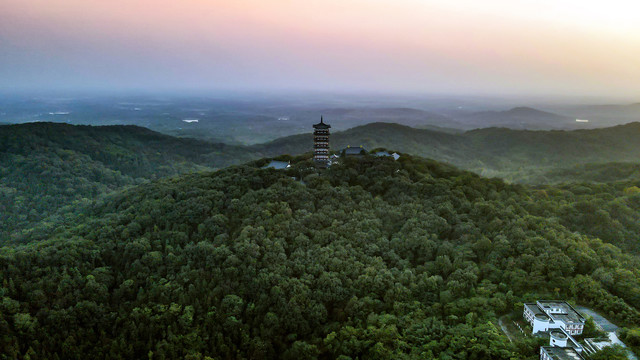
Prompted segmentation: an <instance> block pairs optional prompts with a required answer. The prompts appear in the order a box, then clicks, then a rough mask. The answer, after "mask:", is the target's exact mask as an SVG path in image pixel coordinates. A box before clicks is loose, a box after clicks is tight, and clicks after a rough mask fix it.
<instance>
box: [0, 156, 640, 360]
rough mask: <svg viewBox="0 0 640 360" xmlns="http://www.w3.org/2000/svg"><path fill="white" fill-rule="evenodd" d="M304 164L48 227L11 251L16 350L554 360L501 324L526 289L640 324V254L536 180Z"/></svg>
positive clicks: (175, 186) (128, 196) (222, 179)
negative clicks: (563, 215) (573, 215)
mask: <svg viewBox="0 0 640 360" xmlns="http://www.w3.org/2000/svg"><path fill="white" fill-rule="evenodd" d="M293 160H294V161H293V162H294V166H293V167H292V168H291V169H289V170H287V171H276V170H272V169H265V170H261V169H259V168H258V167H257V166H233V167H230V168H227V169H223V170H221V171H218V172H215V173H200V174H188V175H183V176H180V177H175V178H171V179H164V180H159V181H154V182H151V183H148V184H143V185H140V186H138V187H136V188H133V189H129V190H127V191H125V192H123V193H121V194H117V195H112V196H109V197H108V198H106V199H104V200H103V201H101V202H100V203H99V204H97V205H96V206H95V207H93V210H92V211H91V212H89V213H86V214H84V215H83V216H82V217H79V218H78V220H77V223H76V224H74V225H73V226H67V229H66V230H64V231H62V232H61V233H59V234H57V235H56V236H55V237H53V238H52V239H50V240H48V241H44V242H39V243H31V244H27V245H21V246H10V247H4V248H0V277H1V278H2V288H1V292H2V296H3V300H2V303H1V306H0V311H1V314H0V315H1V316H0V333H2V334H3V335H2V336H1V337H0V348H1V349H3V352H4V353H5V354H6V356H7V358H22V357H25V356H26V355H29V356H31V358H47V359H57V358H60V359H86V358H105V357H109V358H149V359H162V358H187V359H203V358H204V357H205V356H210V357H212V358H228V359H246V358H251V359H273V358H284V359H315V358H322V359H328V358H340V359H345V360H346V359H355V358H360V359H424V358H440V359H513V358H518V359H537V358H538V346H539V343H538V341H537V340H536V339H531V338H529V339H528V340H524V341H522V342H516V343H511V342H509V340H508V339H507V338H506V337H505V336H504V334H502V333H501V331H500V330H499V328H498V327H497V326H496V325H495V321H496V320H497V317H498V315H499V314H503V313H507V312H510V311H512V310H514V309H518V310H520V309H521V306H522V305H521V303H522V302H523V301H531V300H535V299H538V298H566V299H570V300H574V301H577V302H580V303H582V304H585V305H589V306H591V307H594V308H596V309H598V310H600V311H603V312H605V313H607V314H610V315H611V317H612V319H613V320H615V321H617V322H618V323H620V324H621V325H625V326H637V325H639V324H640V313H639V312H638V308H639V307H640V293H639V291H640V270H638V269H640V262H639V260H638V257H636V256H634V255H629V254H625V253H623V252H622V251H621V250H620V249H619V248H617V247H616V246H614V245H611V244H604V243H603V242H602V241H600V240H598V239H595V238H592V237H590V236H588V235H585V234H583V233H580V232H575V231H571V230H569V229H568V228H566V227H565V226H564V225H562V224H561V223H560V222H559V221H558V220H557V219H556V218H554V216H553V215H552V213H553V209H552V208H551V207H550V204H547V205H545V206H549V207H545V206H543V207H539V208H532V206H534V205H535V204H536V203H537V199H535V198H533V197H532V196H533V195H532V193H531V191H529V190H528V189H527V188H526V187H523V186H519V185H508V184H505V183H504V182H502V181H501V180H497V179H484V178H481V177H479V176H477V175H474V174H472V173H468V172H462V171H459V170H456V169H454V168H452V167H450V166H447V165H444V164H441V163H437V162H434V161H428V160H422V159H419V158H414V157H411V156H408V155H404V156H403V157H402V158H401V159H400V160H399V161H393V160H391V159H388V158H374V157H365V158H363V159H343V160H342V161H341V163H340V164H337V165H334V166H332V167H331V168H330V169H328V170H327V171H323V172H322V173H319V174H318V173H315V171H314V170H312V167H311V161H310V160H309V159H308V157H307V158H297V159H293ZM292 177H296V178H299V179H300V178H301V179H304V182H301V181H296V180H294V179H292ZM540 196H542V195H540ZM529 209H531V210H529ZM535 212H541V213H545V212H550V213H547V214H545V216H540V215H536V214H535Z"/></svg>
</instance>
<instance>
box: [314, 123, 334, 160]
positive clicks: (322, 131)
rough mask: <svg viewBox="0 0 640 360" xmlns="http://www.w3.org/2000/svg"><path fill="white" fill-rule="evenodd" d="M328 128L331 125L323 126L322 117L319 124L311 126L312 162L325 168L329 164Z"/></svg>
mask: <svg viewBox="0 0 640 360" xmlns="http://www.w3.org/2000/svg"><path fill="white" fill-rule="evenodd" d="M330 128H331V125H329V124H325V123H324V120H323V119H322V116H320V122H319V123H317V124H315V125H313V160H314V161H315V162H316V165H318V166H321V167H327V164H329V129H330Z"/></svg>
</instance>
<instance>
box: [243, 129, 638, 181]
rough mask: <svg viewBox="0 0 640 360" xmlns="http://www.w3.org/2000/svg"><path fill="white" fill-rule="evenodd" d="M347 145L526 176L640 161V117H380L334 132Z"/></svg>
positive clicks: (306, 142)
mask: <svg viewBox="0 0 640 360" xmlns="http://www.w3.org/2000/svg"><path fill="white" fill-rule="evenodd" d="M310 144H311V138H310V135H296V136H291V137H286V138H281V139H278V140H275V141H273V142H270V143H267V144H263V145H257V146H255V147H254V148H255V149H256V150H259V151H260V152H261V153H264V154H272V153H289V154H298V153H302V152H305V151H308V149H309V147H310ZM347 145H351V146H359V145H364V146H365V147H366V148H369V149H371V148H376V147H384V148H388V149H395V150H398V151H401V152H406V153H410V154H414V155H419V156H423V157H427V158H432V159H436V160H439V161H446V162H449V163H451V164H454V165H456V166H458V167H461V168H464V169H467V170H471V171H474V172H477V173H480V174H483V175H486V176H499V177H503V178H506V179H509V180H511V181H525V182H526V181H528V180H529V179H530V178H531V177H532V176H533V175H534V174H535V175H536V176H537V178H540V177H539V176H538V175H539V173H540V172H541V171H546V170H548V169H550V168H570V167H574V166H575V165H578V164H588V163H608V162H640V123H630V124H627V125H620V126H615V127H611V128H605V129H594V130H575V131H561V130H555V131H528V130H510V129H504V128H487V129H479V130H472V131H468V132H466V133H463V134H449V133H442V132H437V131H432V130H421V129H415V128H411V127H407V126H403V125H398V124H388V123H374V124H368V125H364V126H360V127H356V128H353V129H349V130H347V131H343V132H338V133H335V134H332V135H331V147H332V149H341V148H344V147H346V146H347Z"/></svg>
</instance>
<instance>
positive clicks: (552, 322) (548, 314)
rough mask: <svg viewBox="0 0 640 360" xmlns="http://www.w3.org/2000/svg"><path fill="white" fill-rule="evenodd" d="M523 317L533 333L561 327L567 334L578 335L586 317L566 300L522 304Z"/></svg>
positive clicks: (582, 328)
mask: <svg viewBox="0 0 640 360" xmlns="http://www.w3.org/2000/svg"><path fill="white" fill-rule="evenodd" d="M523 317H524V318H525V320H527V322H529V324H531V327H533V333H534V334H535V333H538V332H548V331H550V330H553V329H562V330H564V331H565V332H566V333H567V334H568V335H580V334H582V331H583V330H584V323H585V322H586V319H585V318H584V316H582V315H580V313H578V312H577V311H576V310H575V309H574V308H573V307H572V306H571V305H569V303H567V302H566V301H548V300H539V301H537V302H535V303H526V304H524V312H523Z"/></svg>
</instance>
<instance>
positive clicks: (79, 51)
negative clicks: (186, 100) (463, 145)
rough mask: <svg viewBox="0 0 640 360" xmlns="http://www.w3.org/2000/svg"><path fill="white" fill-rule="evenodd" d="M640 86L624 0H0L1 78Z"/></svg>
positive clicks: (474, 90)
mask: <svg viewBox="0 0 640 360" xmlns="http://www.w3.org/2000/svg"><path fill="white" fill-rule="evenodd" d="M24 89H27V90H29V89H105V90H116V91H117V90H136V89H147V90H154V89H157V90H172V89H174V90H181V89H192V90H197V89H205V90H206V89H218V90H225V89H228V90H258V91H270V90H279V91H280V90H285V91H286V90H292V91H299V90H321V91H354V92H358V91H363V92H365V91H367V92H382V93H385V92H388V93H393V92H398V93H401V92H405V93H438V94H498V95H499V94H519V95H557V94H558V95H559V94H565V95H587V96H620V97H636V98H640V2H639V1H629V0H607V1H603V0H598V1H593V0H483V1H479V0H172V1H170V0H0V90H8V91H12V90H24Z"/></svg>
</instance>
